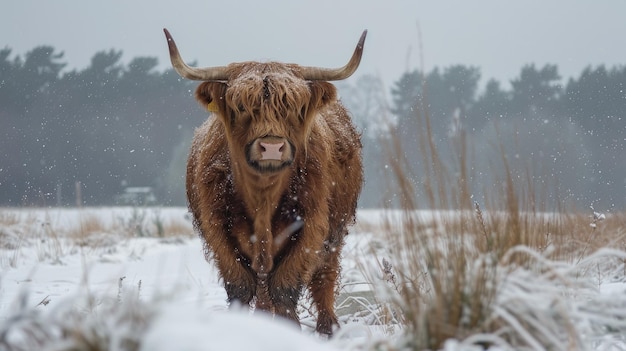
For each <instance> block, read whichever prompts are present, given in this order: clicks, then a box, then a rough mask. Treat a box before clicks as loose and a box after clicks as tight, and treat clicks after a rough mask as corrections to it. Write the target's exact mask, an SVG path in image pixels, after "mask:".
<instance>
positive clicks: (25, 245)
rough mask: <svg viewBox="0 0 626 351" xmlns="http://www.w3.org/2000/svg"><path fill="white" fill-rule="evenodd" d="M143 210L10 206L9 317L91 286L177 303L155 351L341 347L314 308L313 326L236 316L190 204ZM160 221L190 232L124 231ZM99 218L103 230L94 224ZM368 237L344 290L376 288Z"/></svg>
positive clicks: (4, 262) (166, 312) (5, 292)
mask: <svg viewBox="0 0 626 351" xmlns="http://www.w3.org/2000/svg"><path fill="white" fill-rule="evenodd" d="M137 211H138V210H137V209H132V208H103V209H80V210H77V209H57V208H51V209H0V278H1V279H0V323H2V322H5V321H7V320H8V319H9V318H11V315H12V313H15V311H16V310H17V309H18V308H19V307H20V306H23V305H24V304H25V305H26V306H28V307H35V308H36V309H37V310H40V311H43V312H45V311H51V310H54V309H55V308H56V307H58V306H59V305H60V304H65V303H67V300H68V299H74V298H76V296H81V294H83V295H84V293H86V292H88V293H89V294H91V295H93V296H97V297H98V298H99V299H107V298H108V299H115V298H118V299H119V298H120V296H122V295H124V294H126V293H128V292H130V293H131V294H132V293H134V294H137V295H138V297H139V300H141V301H144V302H148V303H152V302H154V301H163V300H167V301H168V303H167V304H165V305H164V306H162V310H161V311H160V316H159V317H158V318H157V319H156V321H155V323H154V324H153V325H152V326H151V329H150V330H148V332H147V336H146V339H145V340H144V342H145V343H144V345H143V346H144V349H146V350H172V349H185V350H223V349H226V347H221V346H224V345H226V344H224V343H228V345H230V347H228V349H259V347H258V346H259V345H264V347H265V346H267V349H272V350H281V349H284V350H323V349H332V347H333V345H332V344H330V343H328V342H325V343H323V342H322V341H320V340H319V338H318V337H317V336H315V335H314V334H313V332H312V327H313V326H314V323H315V321H314V319H312V318H311V316H310V315H309V314H308V313H307V311H306V310H304V311H302V313H301V315H302V322H303V329H304V332H300V331H296V330H295V329H294V328H293V327H292V326H290V325H285V324H284V323H283V322H281V321H277V320H270V318H268V317H267V316H262V315H260V314H258V313H257V314H254V315H252V316H251V315H250V314H251V313H250V312H249V311H244V312H239V313H231V312H230V311H229V312H226V310H227V305H226V293H225V291H224V289H223V287H222V285H221V283H220V281H219V279H218V274H217V271H216V269H215V267H214V266H213V264H212V263H209V262H207V261H206V260H205V258H204V254H203V250H202V243H201V241H200V239H199V238H198V237H197V236H196V235H195V234H194V233H193V229H192V227H191V224H190V222H189V220H188V218H187V217H186V213H187V211H186V209H184V208H169V209H144V210H141V211H142V212H140V213H138V212H137ZM379 215H380V213H378V212H375V211H374V212H371V211H368V212H364V213H362V214H361V216H360V217H362V218H363V220H362V221H363V222H364V223H365V222H367V221H376V220H377V218H378V217H379ZM155 217H158V220H159V221H160V222H167V221H170V220H171V221H180V222H183V223H185V225H186V226H187V231H188V233H187V235H182V236H181V235H177V236H172V237H164V238H158V237H136V236H134V235H125V234H124V233H122V232H124V231H127V230H128V229H131V230H137V228H135V227H133V226H135V225H137V224H140V225H142V226H143V228H144V229H142V230H143V232H150V233H152V234H154V233H155V232H156V229H155V225H154V224H155ZM3 218H4V224H3V223H2V219H3ZM138 218H139V219H138ZM133 221H135V222H140V223H131V222H133ZM12 222H15V225H11V223H12ZM94 222H96V223H97V224H96V225H95V226H96V227H97V228H95V229H91V231H90V232H88V230H87V229H84V227H88V226H89V223H92V226H94V225H93V223H94ZM23 223H28V224H29V225H28V226H26V227H24V225H23ZM77 228H78V229H77ZM80 228H83V230H82V231H81V230H80ZM77 231H78V232H80V233H79V234H77ZM134 234H136V233H134ZM368 235H370V234H367V233H352V234H351V235H349V237H348V243H347V245H346V252H345V254H344V256H345V257H344V265H343V266H344V276H345V277H344V279H345V281H346V282H347V283H346V284H345V286H344V288H343V293H346V292H351V291H359V290H361V291H363V290H369V287H368V285H367V283H366V282H365V279H364V277H363V276H362V275H361V274H360V273H359V269H358V266H359V264H360V263H359V262H357V261H359V259H358V257H359V256H362V255H363V254H365V253H366V252H367V251H368V250H369V249H368V245H369V244H368V242H369V239H367V240H363V239H366V238H367V236H368ZM77 243H85V244H84V245H77ZM346 305H349V302H344V303H343V305H342V306H343V307H344V308H345V309H346V311H349V312H350V313H353V312H354V308H355V306H351V307H350V306H346ZM342 306H340V308H341V307H342ZM356 308H358V306H356ZM346 313H347V312H346ZM346 318H347V317H346ZM346 318H343V320H344V321H345V320H346ZM351 321H352V322H354V321H355V319H351ZM345 329H346V333H349V334H350V335H351V336H353V337H356V338H362V337H364V336H367V335H368V333H371V331H370V330H369V329H367V328H365V327H364V328H360V327H358V326H352V327H348V328H345ZM242 330H246V332H245V333H241V331H242ZM277 335H280V337H278V338H277V337H276V336H277ZM173 343H175V344H176V347H173ZM207 343H210V344H211V347H209V348H207V347H206V344H207Z"/></svg>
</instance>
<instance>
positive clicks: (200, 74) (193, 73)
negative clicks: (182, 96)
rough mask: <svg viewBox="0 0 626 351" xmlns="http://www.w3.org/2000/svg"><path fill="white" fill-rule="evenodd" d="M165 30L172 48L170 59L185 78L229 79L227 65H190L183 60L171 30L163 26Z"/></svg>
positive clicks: (168, 43)
mask: <svg viewBox="0 0 626 351" xmlns="http://www.w3.org/2000/svg"><path fill="white" fill-rule="evenodd" d="M163 32H165V38H167V45H168V46H169V49H170V60H171V61H172V66H173V67H174V69H175V70H176V72H178V74H180V75H181V76H182V77H183V78H187V79H191V80H205V81H215V80H228V75H227V73H226V67H224V66H222V67H207V68H195V67H189V66H188V65H187V64H186V63H185V62H184V61H183V58H182V57H180V53H179V52H178V48H177V47H176V43H175V42H174V39H173V38H172V35H171V34H170V32H169V31H168V30H167V29H165V28H163Z"/></svg>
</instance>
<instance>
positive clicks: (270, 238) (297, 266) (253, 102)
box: [165, 30, 367, 335]
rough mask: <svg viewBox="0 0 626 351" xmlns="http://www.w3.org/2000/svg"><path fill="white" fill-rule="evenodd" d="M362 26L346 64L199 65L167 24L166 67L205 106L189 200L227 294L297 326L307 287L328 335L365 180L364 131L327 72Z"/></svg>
mask: <svg viewBox="0 0 626 351" xmlns="http://www.w3.org/2000/svg"><path fill="white" fill-rule="evenodd" d="M366 33H367V32H366V31H365V32H363V35H362V36H361V39H360V40H359V43H358V45H357V47H356V49H355V51H354V53H353V55H352V58H351V59H350V61H349V62H348V63H347V64H346V65H345V66H344V67H342V68H337V69H328V68H318V67H304V66H299V65H296V64H284V63H277V62H267V63H260V62H243V63H232V64H230V65H227V66H223V67H210V68H195V67H190V66H188V65H186V64H185V63H184V62H183V60H182V58H181V56H180V54H179V52H178V49H177V47H176V44H175V43H174V40H173V39H172V37H171V35H170V34H169V32H168V31H167V30H165V36H166V38H167V42H168V45H169V50H170V58H171V61H172V65H173V67H174V68H175V70H176V71H177V72H178V74H180V75H181V76H182V77H184V78H187V79H192V80H198V81H202V83H201V84H200V85H199V86H198V88H197V90H196V93H195V97H196V99H197V100H198V102H199V103H200V104H201V105H202V106H204V107H206V108H207V109H208V110H209V111H210V112H212V113H213V116H212V117H210V118H209V119H208V120H207V121H206V122H205V123H204V124H203V125H202V126H201V127H199V128H198V129H197V130H196V133H195V136H194V138H193V143H192V146H191V151H190V155H189V159H188V163H187V178H186V186H187V199H188V203H189V209H190V211H191V213H192V215H193V221H194V226H195V228H196V230H197V231H198V232H199V234H200V236H201V238H202V239H203V242H204V251H205V255H206V257H207V259H209V258H212V259H213V260H214V261H215V263H216V265H217V268H218V270H219V274H220V276H221V278H222V280H223V283H224V287H225V289H226V293H227V296H228V301H229V302H234V301H238V302H240V303H242V304H244V305H247V304H250V305H253V306H255V308H256V309H259V310H264V311H268V312H270V313H274V314H275V315H279V316H283V317H285V318H287V319H290V320H292V321H294V322H295V323H296V324H298V325H299V323H300V322H299V318H298V314H297V304H298V299H299V298H300V295H301V293H302V291H303V290H304V288H305V287H306V288H308V289H309V291H310V293H311V298H312V300H313V303H314V305H315V308H316V310H317V314H318V316H317V326H316V331H317V332H319V333H320V334H326V335H331V334H332V333H333V328H335V327H338V321H337V316H336V314H335V310H334V302H335V290H336V284H337V280H338V277H339V271H340V262H339V261H340V254H341V249H342V247H343V245H344V237H345V236H346V234H347V233H348V230H347V227H348V225H350V224H352V223H353V222H354V220H355V212H356V206H357V200H358V197H359V193H360V191H361V187H362V183H363V170H362V164H361V141H360V135H359V134H358V133H357V131H356V130H355V127H354V125H353V123H352V121H351V118H350V116H349V114H348V111H347V110H346V109H345V108H344V107H343V106H342V105H341V103H340V102H339V101H338V100H337V92H336V89H335V87H334V86H333V85H332V84H331V83H329V82H328V81H334V80H342V79H346V78H348V77H349V76H351V75H352V74H353V73H354V72H355V71H356V69H357V67H358V66H359V63H360V60H361V55H362V53H363V44H364V41H365V36H366Z"/></svg>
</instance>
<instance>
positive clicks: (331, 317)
mask: <svg viewBox="0 0 626 351" xmlns="http://www.w3.org/2000/svg"><path fill="white" fill-rule="evenodd" d="M328 258H329V259H328V260H327V261H326V262H325V263H324V265H323V266H322V267H321V268H320V269H318V270H317V271H316V272H315V273H314V274H313V279H312V280H311V283H309V290H310V291H311V297H312V298H313V303H314V304H315V307H316V309H317V326H316V328H315V330H316V331H317V332H318V333H320V334H325V335H328V336H331V335H332V334H333V327H339V322H338V320H337V315H335V284H336V282H337V278H338V276H339V252H338V251H336V252H331V253H330V255H329V257H328Z"/></svg>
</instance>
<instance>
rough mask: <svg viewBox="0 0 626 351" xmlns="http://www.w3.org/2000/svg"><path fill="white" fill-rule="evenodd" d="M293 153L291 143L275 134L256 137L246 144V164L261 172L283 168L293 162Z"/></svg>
mask: <svg viewBox="0 0 626 351" xmlns="http://www.w3.org/2000/svg"><path fill="white" fill-rule="evenodd" d="M294 154H295V148H294V146H293V144H292V143H290V142H289V140H287V139H285V138H281V137H276V136H266V137H262V138H258V139H255V140H254V141H253V142H251V143H250V144H248V145H246V159H247V161H248V165H250V167H252V168H254V169H255V170H257V171H258V172H261V173H272V172H278V171H281V170H283V169H284V168H286V167H288V166H289V165H291V164H292V163H293V155H294Z"/></svg>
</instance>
